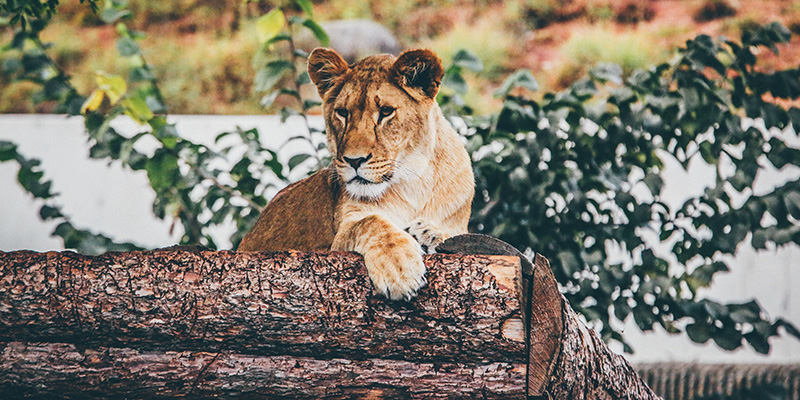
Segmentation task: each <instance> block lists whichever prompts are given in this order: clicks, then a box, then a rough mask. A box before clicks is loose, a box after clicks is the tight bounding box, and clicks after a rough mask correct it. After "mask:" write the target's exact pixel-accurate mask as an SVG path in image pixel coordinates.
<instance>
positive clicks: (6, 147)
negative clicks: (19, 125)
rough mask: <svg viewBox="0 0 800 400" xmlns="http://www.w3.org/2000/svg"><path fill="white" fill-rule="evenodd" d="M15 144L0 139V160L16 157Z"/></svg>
mask: <svg viewBox="0 0 800 400" xmlns="http://www.w3.org/2000/svg"><path fill="white" fill-rule="evenodd" d="M17 156H18V155H17V145H16V144H14V143H11V142H9V141H6V140H0V162H3V161H8V160H12V159H15V158H17Z"/></svg>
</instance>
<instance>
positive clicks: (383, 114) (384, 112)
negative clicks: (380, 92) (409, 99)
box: [381, 106, 394, 118]
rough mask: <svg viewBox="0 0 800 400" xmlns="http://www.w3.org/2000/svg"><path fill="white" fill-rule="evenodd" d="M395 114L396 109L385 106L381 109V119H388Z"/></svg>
mask: <svg viewBox="0 0 800 400" xmlns="http://www.w3.org/2000/svg"><path fill="white" fill-rule="evenodd" d="M392 114H394V107H389V106H383V107H381V118H384V117H388V116H390V115H392Z"/></svg>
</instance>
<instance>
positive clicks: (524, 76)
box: [494, 69, 539, 97]
mask: <svg viewBox="0 0 800 400" xmlns="http://www.w3.org/2000/svg"><path fill="white" fill-rule="evenodd" d="M518 87H522V88H525V89H528V90H530V91H532V92H535V91H537V90H539V83H538V82H536V78H534V77H533V74H532V73H531V71H530V70H527V69H521V70H518V71H517V72H514V73H513V74H511V75H510V76H509V77H508V78H506V80H505V81H503V84H501V85H500V88H499V89H497V91H495V92H494V95H495V96H496V97H506V96H508V94H509V93H511V90H513V89H514V88H518Z"/></svg>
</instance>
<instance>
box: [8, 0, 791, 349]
mask: <svg viewBox="0 0 800 400" xmlns="http://www.w3.org/2000/svg"><path fill="white" fill-rule="evenodd" d="M56 3H57V2H52V1H51V2H47V3H41V2H38V1H14V2H4V3H3V4H0V12H1V13H3V15H5V16H7V17H8V18H9V22H10V24H11V25H12V26H14V27H15V29H16V33H15V35H14V37H13V39H12V41H11V43H9V45H8V46H6V47H5V48H4V53H5V54H4V57H6V60H7V61H5V62H4V66H5V69H4V70H5V73H6V74H7V75H9V76H11V77H12V78H13V79H24V80H30V81H33V82H35V83H38V84H40V85H41V88H42V89H41V92H40V93H38V94H37V99H38V100H39V101H53V102H55V103H56V104H58V108H57V110H58V112H66V113H69V114H73V115H78V114H82V115H84V117H85V121H86V129H87V133H88V134H89V137H90V140H91V142H92V144H93V145H92V150H91V153H90V156H91V157H94V158H104V159H110V160H114V161H116V162H120V163H122V164H123V165H125V166H127V167H130V168H131V169H133V170H140V171H145V172H146V173H147V176H148V178H150V183H151V186H152V187H153V190H154V191H155V192H156V195H157V196H156V200H155V203H154V205H153V210H154V212H155V214H156V215H157V216H158V217H159V218H162V219H173V220H174V221H176V222H179V223H180V224H181V225H182V227H183V231H184V235H183V237H182V239H181V243H184V244H201V245H204V246H208V247H211V248H215V247H216V245H215V243H213V241H212V240H211V238H210V236H209V235H208V230H209V229H211V228H212V227H213V226H214V225H216V224H219V223H221V222H223V221H225V220H233V221H234V222H235V223H236V225H237V227H238V232H237V234H236V235H235V237H234V238H233V242H234V243H237V242H238V240H239V239H240V238H241V237H242V235H243V234H244V232H245V231H246V229H247V228H248V227H249V226H250V225H251V223H252V222H253V221H254V220H255V218H256V216H257V215H258V211H259V210H260V209H261V208H263V206H264V205H265V204H266V202H267V199H266V196H265V195H264V193H265V190H266V189H267V187H268V185H270V184H267V183H264V182H265V181H266V180H267V178H271V179H277V180H278V181H279V182H283V183H286V182H287V181H288V179H287V175H288V173H287V172H288V171H289V170H292V169H293V168H296V167H297V166H298V165H301V164H302V163H304V162H308V163H310V162H311V161H312V160H317V164H318V165H321V164H322V163H324V162H325V155H324V152H323V151H320V146H321V143H322V142H323V140H321V139H320V132H317V131H315V130H313V129H312V128H311V127H310V126H309V132H308V135H305V136H301V137H298V138H294V139H296V140H303V141H306V142H308V143H309V145H310V146H309V149H310V150H309V151H307V152H304V153H301V154H297V155H295V156H294V157H292V159H291V160H290V161H289V163H288V165H281V163H280V162H279V161H278V160H277V157H276V156H277V154H276V150H275V149H269V148H266V147H264V146H263V145H262V144H261V141H260V138H259V133H258V132H257V131H255V130H249V131H244V130H241V129H238V130H235V131H232V132H227V133H223V134H221V135H220V137H219V138H220V139H221V138H223V137H238V138H239V140H241V142H242V143H244V144H245V145H246V147H247V151H246V152H245V153H244V154H243V155H241V156H236V157H235V158H234V156H233V155H232V153H230V152H229V151H221V152H215V151H213V150H212V149H210V148H208V147H207V146H203V145H200V144H196V143H193V142H191V141H189V140H187V139H185V138H182V137H181V136H180V135H179V134H178V132H177V131H176V129H175V127H174V126H173V125H171V124H169V123H167V119H166V107H165V106H164V101H163V99H162V98H161V95H160V92H159V90H158V84H157V79H156V77H155V76H154V75H153V73H152V71H151V70H150V68H149V66H148V64H147V62H146V60H145V58H144V56H143V52H142V50H141V48H140V47H139V44H138V42H137V39H138V38H140V37H141V36H142V34H141V33H139V32H133V31H131V30H129V29H128V27H127V26H126V25H125V24H124V23H123V22H121V21H123V20H124V18H125V17H126V15H127V14H128V12H127V10H126V9H125V7H124V4H123V3H122V2H108V3H106V4H105V6H104V7H103V8H102V10H101V9H99V7H98V5H97V1H94V0H87V1H86V4H87V5H88V6H89V7H92V8H93V9H95V10H96V11H97V12H98V13H99V15H100V16H101V18H102V19H103V20H104V21H105V22H106V23H115V24H116V27H117V32H118V35H119V38H118V42H117V49H118V51H119V53H120V57H125V58H128V59H129V60H130V61H131V64H132V65H134V67H132V68H131V70H130V72H129V76H128V78H127V79H125V78H122V77H118V76H108V75H103V74H98V76H97V84H98V85H97V89H96V90H95V91H94V92H92V93H91V94H89V95H88V96H84V95H82V94H80V93H78V92H77V90H75V89H74V88H73V87H72V86H71V84H70V83H69V78H68V77H67V76H66V75H65V74H64V73H63V71H61V70H60V69H59V68H58V65H57V64H56V63H55V62H53V60H52V59H51V58H50V57H49V56H48V53H47V51H46V48H47V45H46V44H44V43H42V41H41V40H40V39H39V38H38V35H39V32H41V30H42V29H43V28H44V27H45V26H46V23H47V21H48V20H49V18H50V17H51V16H52V14H53V13H54V12H55V11H56ZM257 25H258V31H259V35H260V39H261V41H262V43H263V47H262V52H261V53H260V55H259V59H258V60H259V62H260V66H261V67H260V69H259V72H258V76H257V78H256V82H257V85H258V87H259V89H260V90H263V91H264V92H265V93H266V95H265V97H264V100H263V103H264V104H265V105H270V104H272V103H273V101H274V100H275V99H276V97H278V96H283V97H284V98H286V99H290V100H291V104H293V106H292V107H285V108H283V109H282V110H281V115H282V116H283V117H284V118H289V117H291V116H293V115H297V116H299V117H300V118H304V117H305V115H306V112H307V111H308V110H309V109H311V108H312V107H314V106H316V105H317V103H315V102H314V101H313V100H308V99H304V98H303V97H302V96H301V95H300V91H299V87H300V85H303V84H305V83H307V82H308V77H307V74H306V73H305V72H304V69H303V66H302V64H303V62H304V57H305V54H304V53H303V52H302V51H300V50H297V49H296V48H295V47H294V44H293V34H294V33H295V31H296V30H297V29H310V30H311V31H312V32H313V33H314V34H315V35H316V36H317V37H318V38H319V39H320V41H322V42H323V43H324V42H325V40H326V37H325V34H324V32H323V31H322V29H321V28H319V26H318V25H317V24H316V23H315V22H314V19H313V9H312V5H311V2H310V1H307V0H294V1H292V2H289V4H288V5H287V7H283V8H273V9H272V10H271V11H269V12H268V13H267V14H265V15H264V16H263V17H261V18H260V19H259V20H258V22H257ZM790 36H791V34H790V33H789V31H788V30H787V29H786V28H784V27H783V26H781V25H779V24H770V25H767V26H764V27H761V28H758V29H756V30H752V31H746V32H745V33H744V34H743V35H742V37H741V40H740V41H733V40H724V39H720V40H714V39H712V38H710V37H708V36H702V35H701V36H698V37H697V38H695V39H694V40H690V41H688V42H687V43H686V46H685V47H683V48H681V49H679V55H680V56H679V57H677V58H676V59H675V61H673V62H671V63H665V64H661V65H657V66H654V67H652V68H650V69H648V70H640V71H635V72H634V73H632V74H631V75H630V76H626V77H623V76H622V73H621V70H620V68H619V67H617V66H614V65H598V66H597V67H595V68H594V69H593V70H592V71H591V73H590V74H589V76H588V77H586V78H585V79H583V80H581V81H579V82H577V83H576V84H574V85H573V86H572V87H570V88H569V89H567V90H565V91H563V92H560V93H545V94H544V95H543V96H542V97H541V98H542V99H541V100H538V101H536V100H532V99H531V98H529V97H527V96H526V93H528V92H530V91H535V90H537V84H536V80H535V79H534V77H533V76H532V75H531V74H530V72H527V71H524V70H523V71H518V72H516V73H514V74H512V75H511V76H509V78H508V79H507V80H506V81H505V83H503V85H501V87H500V88H499V89H498V96H500V97H502V98H503V99H504V105H503V108H502V110H501V111H500V112H499V113H497V114H495V115H489V116H467V117H465V118H464V120H465V121H466V122H467V129H466V130H465V135H466V136H467V138H468V139H469V147H470V150H471V151H472V154H473V159H474V160H475V173H476V179H477V185H478V187H477V188H478V193H477V196H476V200H475V204H474V205H473V218H472V223H471V226H472V229H473V230H474V231H477V232H484V233H488V234H491V235H493V236H496V237H499V238H501V239H503V240H505V241H507V242H509V243H512V244H513V245H515V246H517V247H519V248H523V249H525V248H530V249H532V250H534V251H536V252H538V253H541V254H544V255H546V256H549V257H550V258H551V259H552V262H553V268H554V272H555V274H556V278H557V280H558V281H559V282H560V284H561V285H562V287H563V289H564V290H565V292H566V293H565V294H566V296H567V298H568V300H569V301H570V302H571V304H573V306H574V307H575V308H576V310H577V311H578V312H579V313H581V314H582V315H584V316H585V317H586V318H587V319H589V320H590V321H597V322H598V323H599V326H598V328H599V329H600V331H601V332H602V334H603V338H604V339H605V340H607V341H608V340H617V341H620V342H622V343H623V344H624V338H623V336H622V334H621V333H620V332H618V331H615V330H614V329H613V327H612V325H611V321H613V320H624V319H625V318H627V317H629V316H630V315H633V318H634V319H635V321H636V323H637V324H638V326H639V328H640V329H642V330H650V329H652V328H653V327H654V326H655V325H656V324H658V325H661V326H662V327H664V328H665V329H666V330H667V331H668V332H671V333H679V332H682V331H685V332H686V333H687V334H688V336H689V337H690V338H691V339H692V340H694V341H697V342H706V341H708V340H709V339H713V340H714V342H715V343H716V344H717V345H718V346H720V347H722V348H724V349H728V350H732V349H735V348H738V347H740V346H742V345H743V343H744V342H745V341H746V342H747V343H749V344H750V345H751V346H752V347H753V348H754V349H755V350H756V351H759V352H762V353H766V352H768V351H769V338H771V337H773V336H777V335H779V334H780V333H781V331H782V330H784V331H785V332H787V333H789V334H791V335H793V336H795V337H798V338H800V332H798V330H797V329H796V328H795V327H794V325H792V324H791V323H789V322H788V321H785V320H783V319H781V318H777V319H772V318H769V317H768V316H767V315H766V314H765V313H764V311H763V310H762V309H761V307H760V305H759V304H758V303H757V302H756V301H755V300H754V301H749V302H744V303H730V304H720V303H717V302H714V301H710V300H707V299H702V298H700V297H699V295H698V290H700V289H701V288H704V287H707V286H708V285H709V284H710V283H711V281H712V278H713V277H714V276H715V275H716V274H717V273H719V272H723V271H727V270H728V266H727V263H726V261H725V259H724V258H723V256H724V255H732V254H735V252H736V248H737V246H738V245H739V244H741V243H743V242H746V241H749V242H750V243H752V244H753V246H754V247H755V248H757V249H763V248H766V247H767V245H770V246H782V245H786V244H789V243H795V244H797V243H800V224H799V223H798V221H800V183H798V182H796V181H795V182H787V183H786V184H784V185H783V186H781V187H778V188H775V189H774V190H772V191H770V192H768V193H765V194H761V195H754V194H753V192H752V190H751V187H752V183H753V180H754V178H755V177H756V175H757V174H758V172H759V170H761V169H762V168H765V167H764V166H766V165H772V166H774V167H775V168H778V169H780V168H784V167H786V166H790V165H791V166H798V165H800V150H798V149H797V148H796V147H793V146H792V145H791V144H789V143H788V142H787V141H786V140H784V139H783V138H782V137H781V136H776V135H772V134H770V133H769V132H768V131H762V130H759V129H757V128H755V127H745V125H744V123H743V121H744V118H745V117H746V118H754V119H758V120H760V121H763V123H764V125H765V127H766V129H773V128H774V129H788V128H789V127H794V130H795V131H797V130H798V126H800V122H798V121H800V109H798V108H796V107H794V106H786V104H796V103H791V102H792V101H796V100H797V99H798V97H800V70H799V69H787V70H782V71H774V72H768V71H763V70H761V69H760V68H759V66H758V63H757V61H758V53H757V51H756V49H758V48H765V49H768V50H771V51H773V52H774V53H776V54H777V53H778V46H779V45H780V44H781V43H786V42H788V40H789V39H790ZM478 68H480V60H477V59H475V58H474V57H473V56H471V55H470V53H469V52H467V51H464V52H461V53H459V55H458V56H457V57H456V58H455V59H454V62H453V65H452V66H450V67H449V68H448V69H447V73H446V76H445V80H444V82H445V84H447V85H449V87H450V88H451V91H450V94H449V95H446V94H443V95H442V97H441V98H440V100H441V102H442V103H443V107H444V108H445V110H449V111H448V112H450V113H452V112H454V111H456V110H460V111H462V112H463V111H465V110H466V109H465V108H464V107H463V104H462V103H460V102H459V97H458V95H459V93H463V90H464V85H465V84H464V80H463V79H462V78H461V77H460V76H461V75H460V74H461V71H462V70H463V69H478ZM43 72H44V73H43ZM123 114H126V115H128V116H130V117H132V118H134V119H135V120H138V121H141V122H142V123H144V124H146V125H145V129H143V132H141V133H139V134H137V135H135V136H132V137H125V136H123V135H120V134H119V133H117V132H116V131H114V129H113V128H111V127H110V126H109V124H108V123H109V121H110V120H111V119H113V118H115V117H117V116H119V115H123ZM146 136H150V137H153V138H155V139H157V140H158V142H159V148H158V149H157V150H156V151H155V152H153V153H147V154H145V153H141V152H138V151H137V150H136V149H135V147H134V145H135V143H136V142H137V141H138V140H139V139H141V138H143V137H146ZM665 158H673V159H675V160H677V161H678V162H679V163H680V164H681V165H683V166H684V167H685V166H686V165H688V163H689V162H690V161H691V160H698V161H702V162H704V163H706V164H708V165H711V166H713V167H714V168H715V169H716V171H717V179H716V182H715V184H714V185H713V186H712V187H710V188H708V189H707V190H706V192H705V193H704V194H702V195H700V196H697V197H695V198H692V199H689V200H688V201H686V202H685V204H684V205H683V206H681V207H680V208H678V209H670V207H669V206H668V205H666V204H665V203H664V202H663V201H661V189H662V186H663V182H662V179H661V178H660V176H659V174H660V173H661V171H662V169H663V165H664V159H665ZM9 160H14V161H16V162H17V163H18V164H19V165H20V173H19V182H20V184H21V185H22V186H23V187H24V188H25V189H26V190H28V191H29V192H30V193H31V194H32V195H33V196H34V197H36V198H41V199H44V200H45V205H44V206H43V207H42V208H41V211H40V215H41V216H42V218H44V219H56V220H60V221H62V222H61V223H60V225H59V226H58V228H57V229H56V231H55V232H54V234H55V235H58V236H60V237H62V238H63V239H64V243H65V247H67V248H75V249H77V250H79V251H80V252H85V253H92V254H96V253H101V252H103V251H106V250H110V249H120V250H121V249H133V248H135V247H136V246H135V245H134V244H130V243H124V244H118V243H114V242H113V240H111V239H110V238H108V237H105V236H103V235H98V234H93V233H90V232H89V231H87V230H83V229H79V228H76V227H75V226H73V225H72V223H71V222H70V220H69V218H68V216H65V215H63V213H62V212H61V211H60V210H59V208H58V207H57V206H56V205H55V203H54V202H53V201H52V200H53V198H54V194H53V193H52V192H51V191H50V185H49V182H48V181H47V180H45V179H44V175H43V171H41V170H40V169H39V168H38V162H37V161H36V160H30V159H27V158H25V157H24V155H22V154H19V153H18V152H17V150H16V147H15V146H14V144H13V143H9V142H2V143H0V161H9ZM216 161H222V165H232V167H231V168H230V169H229V170H220V169H219V168H217V167H214V165H219V164H218V163H216ZM631 188H636V190H635V191H632V190H631ZM741 199H743V200H741ZM768 221H775V222H774V223H768ZM645 231H650V232H653V233H654V234H655V235H656V236H657V237H658V238H659V240H660V241H662V242H665V243H670V244H671V252H670V254H662V253H660V252H657V251H654V250H652V249H650V248H649V246H648V243H647V242H646V241H645V240H643V239H642V237H641V236H642V233H643V232H645ZM610 247H618V248H620V249H622V252H624V253H625V254H626V255H627V256H628V259H627V261H626V262H624V263H618V264H612V263H610V262H609V261H608V260H609V250H608V249H609V248H610ZM627 350H631V349H629V348H627Z"/></svg>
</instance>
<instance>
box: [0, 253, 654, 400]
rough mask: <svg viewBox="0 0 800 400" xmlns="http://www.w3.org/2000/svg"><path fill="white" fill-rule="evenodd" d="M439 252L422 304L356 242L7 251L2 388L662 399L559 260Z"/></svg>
mask: <svg viewBox="0 0 800 400" xmlns="http://www.w3.org/2000/svg"><path fill="white" fill-rule="evenodd" d="M425 262H426V265H427V267H428V275H427V277H428V285H427V286H426V287H425V288H424V289H423V290H422V291H421V292H420V294H419V297H418V298H416V299H414V301H412V302H408V303H406V302H389V301H386V300H385V299H383V298H381V297H377V296H374V295H373V294H372V288H371V284H370V282H369V279H368V277H367V272H366V269H365V268H364V265H363V261H362V258H361V257H360V256H358V255H356V254H352V253H335V252H332V253H298V252H276V253H237V252H230V251H221V252H206V251H149V252H130V253H107V254H104V255H101V256H82V255H78V254H75V253H71V252H59V253H56V252H50V253H34V252H24V251H23V252H12V253H0V351H1V352H0V391H2V392H3V393H4V395H7V396H6V397H4V398H15V397H53V396H57V397H80V398H100V397H105V398H107V397H120V396H127V397H129V398H153V397H178V396H181V397H209V396H224V397H233V396H237V397H241V398H309V399H311V398H330V399H335V398H387V399H388V398H391V399H403V398H504V399H508V398H529V397H530V398H536V396H549V397H551V398H582V397H579V396H576V395H580V394H581V393H583V394H585V395H586V396H584V397H586V398H589V397H591V398H616V397H626V396H627V397H628V398H655V396H653V395H652V393H651V392H649V389H647V387H646V385H644V384H643V383H642V381H641V379H639V377H638V376H637V375H636V374H635V373H634V372H633V371H632V369H630V366H629V365H628V364H627V362H625V360H624V359H623V358H622V357H619V356H616V355H614V354H612V353H610V352H609V351H608V349H607V348H606V347H605V345H604V344H603V343H602V342H601V341H600V340H599V339H597V336H596V335H595V334H594V333H593V332H591V331H588V330H586V329H585V328H581V327H582V325H580V324H579V322H578V321H577V319H576V318H575V315H574V312H572V310H571V308H570V307H568V306H567V305H566V303H565V301H564V300H563V297H562V296H561V295H560V293H558V290H557V288H556V286H555V281H554V280H553V278H552V274H551V273H550V271H549V265H548V264H547V260H546V259H544V258H543V257H537V259H536V263H535V265H536V270H535V272H534V274H533V280H532V281H530V280H529V278H530V274H526V273H523V272H524V271H523V268H522V266H521V265H520V259H519V258H518V257H515V256H486V255H465V254H452V255H444V254H437V255H431V256H426V258H425ZM531 282H532V284H531ZM531 288H532V290H531ZM526 290H527V291H526ZM529 310H530V311H529ZM609 368H611V369H609ZM604 394H608V395H609V396H611V397H604Z"/></svg>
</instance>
